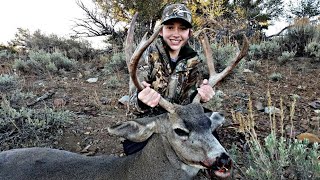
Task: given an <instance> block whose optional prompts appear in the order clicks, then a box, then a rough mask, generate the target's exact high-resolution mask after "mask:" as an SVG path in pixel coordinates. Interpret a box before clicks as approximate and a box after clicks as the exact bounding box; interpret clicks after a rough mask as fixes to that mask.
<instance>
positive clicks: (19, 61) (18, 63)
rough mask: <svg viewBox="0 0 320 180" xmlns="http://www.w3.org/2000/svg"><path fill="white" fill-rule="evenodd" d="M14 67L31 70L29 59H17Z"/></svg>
mask: <svg viewBox="0 0 320 180" xmlns="http://www.w3.org/2000/svg"><path fill="white" fill-rule="evenodd" d="M12 67H13V69H15V70H17V71H20V72H24V73H26V72H29V71H30V69H29V67H28V64H27V61H24V60H22V59H15V60H14V63H13V66H12Z"/></svg>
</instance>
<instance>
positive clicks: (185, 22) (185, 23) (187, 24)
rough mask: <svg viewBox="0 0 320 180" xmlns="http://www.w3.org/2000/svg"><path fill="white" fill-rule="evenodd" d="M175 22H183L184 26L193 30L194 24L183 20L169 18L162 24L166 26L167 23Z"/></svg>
mask: <svg viewBox="0 0 320 180" xmlns="http://www.w3.org/2000/svg"><path fill="white" fill-rule="evenodd" d="M174 20H181V21H182V22H183V25H185V26H186V27H188V28H192V24H191V23H190V22H189V21H187V20H185V19H183V18H168V19H165V20H164V21H163V22H162V23H161V24H164V25H166V23H168V22H170V21H174Z"/></svg>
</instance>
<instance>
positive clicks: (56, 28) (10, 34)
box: [0, 0, 285, 48]
mask: <svg viewBox="0 0 320 180" xmlns="http://www.w3.org/2000/svg"><path fill="white" fill-rule="evenodd" d="M81 1H82V2H83V3H84V4H85V5H88V6H89V7H90V5H91V4H92V1H91V0H81ZM83 17H84V12H83V10H81V9H80V8H79V7H78V5H77V4H76V1H75V0H2V1H1V2H0V23H1V25H0V44H1V43H2V44H6V43H7V42H8V41H10V40H12V39H14V34H15V33H17V32H18V31H17V28H19V27H21V28H24V29H29V30H30V32H31V33H33V32H34V31H35V30H38V29H40V30H41V32H42V33H45V34H47V35H49V34H56V35H58V36H61V37H69V35H70V34H71V33H72V30H71V28H72V25H74V23H73V20H75V19H77V18H83ZM283 27H285V24H283V23H277V24H276V25H275V26H273V27H269V31H268V32H267V35H268V34H272V33H275V32H279V31H280V30H281V29H282V28H283ZM103 38H104V37H100V38H90V39H88V40H89V41H90V42H92V43H93V46H94V47H97V48H102V47H103V46H104V45H103V44H102V43H101V42H102V39H103Z"/></svg>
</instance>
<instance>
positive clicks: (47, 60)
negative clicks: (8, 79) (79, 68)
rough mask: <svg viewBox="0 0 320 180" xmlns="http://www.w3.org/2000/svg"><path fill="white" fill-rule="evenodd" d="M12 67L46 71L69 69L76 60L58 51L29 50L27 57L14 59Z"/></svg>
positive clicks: (37, 72)
mask: <svg viewBox="0 0 320 180" xmlns="http://www.w3.org/2000/svg"><path fill="white" fill-rule="evenodd" d="M13 67H14V68H15V69H16V70H18V71H21V72H25V73H27V72H29V73H35V74H39V73H46V72H53V73H54V72H58V71H59V70H62V69H64V70H66V71H71V70H73V69H75V67H76V61H74V60H72V59H68V58H67V57H65V56H64V55H63V54H62V53H60V52H53V53H52V54H51V53H46V52H45V51H43V50H37V51H31V52H30V54H29V59H27V60H22V59H16V60H15V62H14V65H13Z"/></svg>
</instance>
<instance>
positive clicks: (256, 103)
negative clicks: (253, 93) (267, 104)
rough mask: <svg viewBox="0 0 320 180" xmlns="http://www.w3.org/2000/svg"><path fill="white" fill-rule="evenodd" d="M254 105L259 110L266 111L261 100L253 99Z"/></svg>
mask: <svg viewBox="0 0 320 180" xmlns="http://www.w3.org/2000/svg"><path fill="white" fill-rule="evenodd" d="M253 106H254V107H255V108H256V109H257V110H258V111H265V109H264V107H263V105H262V102H260V101H253Z"/></svg>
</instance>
